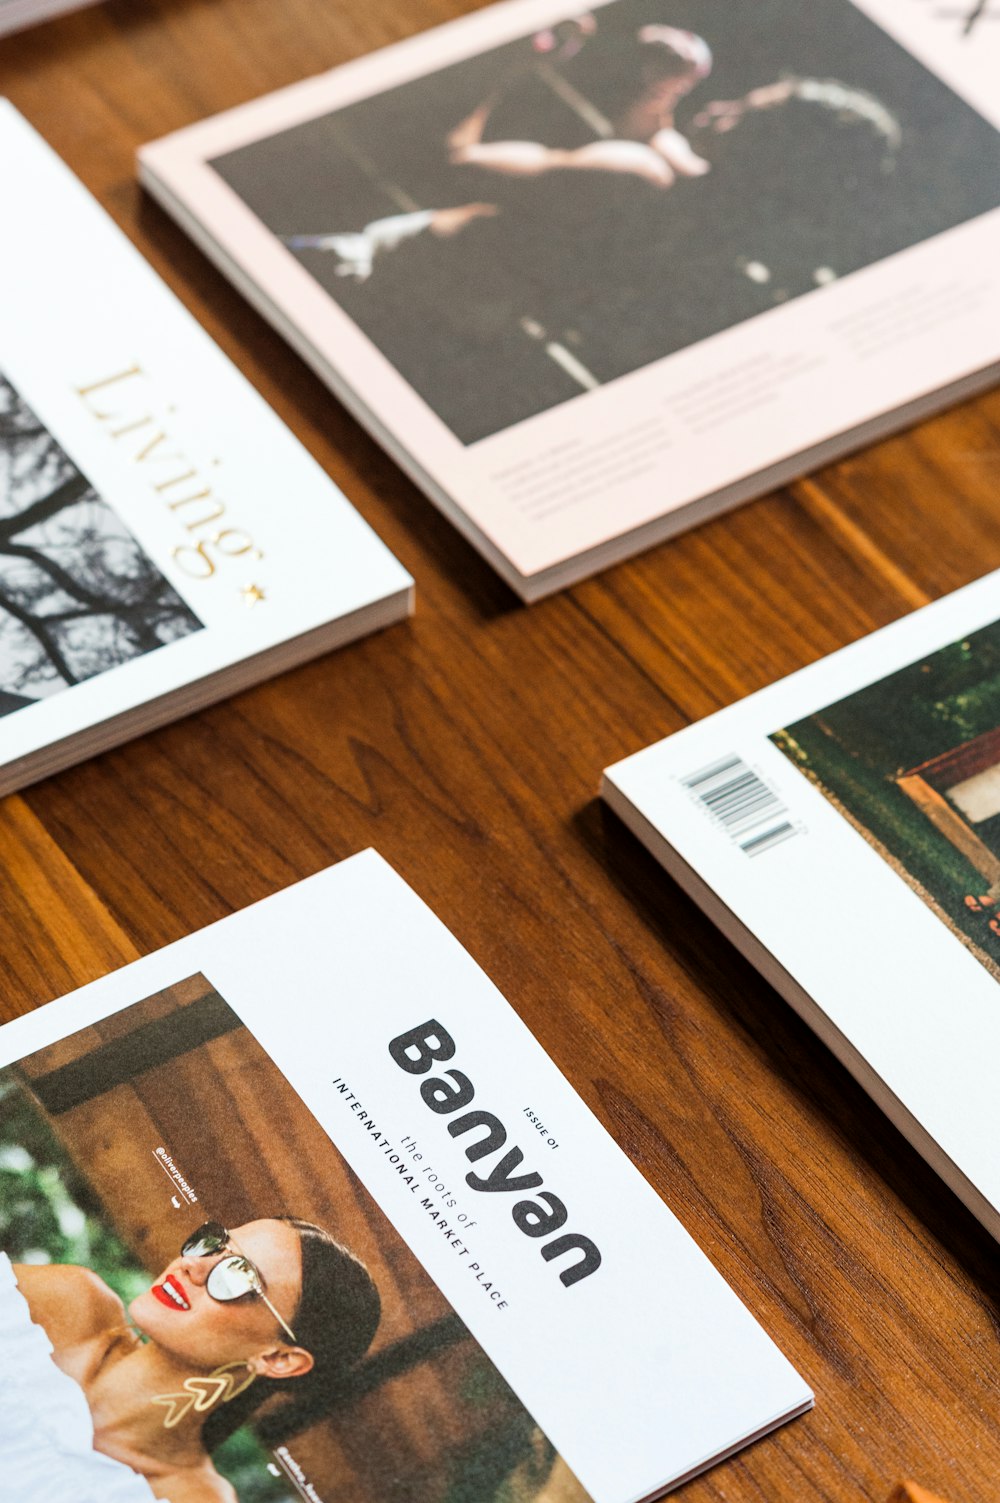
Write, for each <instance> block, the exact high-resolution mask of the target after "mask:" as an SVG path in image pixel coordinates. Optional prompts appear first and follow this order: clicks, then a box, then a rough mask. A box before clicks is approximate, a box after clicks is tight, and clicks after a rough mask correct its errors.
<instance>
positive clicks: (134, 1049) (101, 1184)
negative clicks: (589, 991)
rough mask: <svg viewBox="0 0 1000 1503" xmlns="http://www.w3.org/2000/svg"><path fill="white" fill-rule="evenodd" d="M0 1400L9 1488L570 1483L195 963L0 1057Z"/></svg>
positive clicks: (228, 1494)
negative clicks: (81, 1023) (21, 1052)
mask: <svg viewBox="0 0 1000 1503" xmlns="http://www.w3.org/2000/svg"><path fill="white" fill-rule="evenodd" d="M350 1121H351V1124H352V1129H354V1128H355V1127H356V1118H355V1117H353V1116H351V1117H350ZM386 1161H387V1163H388V1161H389V1156H388V1154H387V1159H386ZM401 1162H402V1163H403V1164H404V1166H405V1165H406V1164H407V1163H408V1162H409V1161H408V1160H406V1159H402V1160H401ZM387 1172H390V1173H398V1172H399V1171H398V1170H393V1169H391V1168H390V1169H388V1170H387ZM421 1194H422V1195H425V1196H426V1199H427V1203H428V1204H427V1207H425V1209H426V1210H427V1215H428V1217H431V1218H433V1219H434V1220H435V1224H436V1225H438V1226H439V1229H440V1225H439V1224H440V1223H441V1222H445V1223H446V1230H447V1223H448V1222H449V1221H450V1220H451V1219H452V1218H453V1216H454V1213H453V1212H452V1211H450V1210H448V1209H447V1207H446V1204H445V1198H444V1196H443V1193H442V1192H441V1191H439V1190H438V1189H437V1188H436V1187H435V1186H434V1185H432V1184H431V1182H430V1180H428V1181H427V1184H426V1189H421ZM442 1236H444V1233H442ZM4 1375H6V1377H5V1376H4ZM12 1376H13V1378H14V1381H10V1379H11V1377H12ZM0 1414H2V1423H0V1479H2V1481H0V1494H2V1496H3V1497H5V1498H6V1497H8V1496H9V1497H11V1498H14V1497H16V1498H18V1499H23V1500H25V1503H28V1500H29V1499H30V1500H35V1499H42V1498H45V1499H48V1498H52V1499H56V1498H58V1499H59V1500H66V1503H69V1500H77V1499H83V1498H86V1499H95V1500H96V1499H98V1498H99V1499H100V1500H101V1503H151V1500H152V1499H154V1498H156V1499H169V1500H170V1503H233V1500H234V1499H237V1500H239V1503H297V1500H299V1499H307V1500H310V1503H335V1500H336V1503H340V1500H342V1499H350V1500H351V1503H588V1499H587V1495H586V1493H585V1492H584V1490H583V1489H582V1488H581V1486H580V1484H579V1483H578V1482H577V1480H576V1479H575V1477H574V1476H573V1474H572V1473H571V1472H570V1470H569V1468H568V1467H567V1465H566V1463H565V1462H564V1461H563V1459H562V1458H561V1457H560V1456H559V1455H558V1454H557V1452H556V1451H555V1449H554V1447H553V1446H552V1444H551V1443H550V1441H549V1440H548V1438H547V1437H546V1436H545V1435H544V1434H543V1432H542V1431H541V1430H540V1428H539V1427H538V1425H537V1424H536V1423H535V1421H534V1419H533V1418H532V1417H531V1415H530V1414H528V1412H527V1411H526V1410H525V1408H524V1407H523V1405H522V1404H521V1403H520V1401H519V1400H518V1398H517V1396H516V1395H515V1394H514V1393H513V1391H512V1390H511V1389H510V1388H509V1387H508V1385H507V1384H506V1383H505V1382H504V1380H503V1378H502V1377H501V1376H500V1373H499V1372H498V1371H497V1370H496V1368H495V1367H494V1366H493V1364H492V1363H491V1362H490V1360H489V1358H488V1357H487V1356H486V1354H485V1353H484V1352H483V1350H482V1348H481V1347H480V1346H479V1345H478V1343H477V1342H476V1341H475V1339H474V1338H473V1336H472V1335H471V1333H470V1331H469V1330H468V1328H467V1327H466V1326H465V1325H464V1323H463V1322H462V1321H461V1320H460V1319H459V1317H458V1316H457V1315H456V1313H455V1311H454V1310H453V1309H452V1307H451V1306H450V1305H449V1304H448V1302H447V1301H446V1299H445V1298H444V1296H443V1295H442V1294H441V1292H440V1290H439V1289H438V1287H437V1285H436V1284H435V1283H433V1281H432V1280H431V1279H430V1277H429V1276H428V1275H427V1273H426V1272H425V1271H424V1268H423V1267H422V1265H421V1264H420V1263H419V1262H418V1261H417V1259H416V1257H415V1256H414V1255H413V1253H412V1252H411V1251H410V1250H409V1248H408V1247H407V1245H406V1243H405V1242H404V1241H403V1239H402V1238H401V1237H400V1236H399V1234H398V1233H397V1232H396V1231H395V1229H394V1227H393V1226H392V1225H391V1223H390V1222H389V1221H388V1220H387V1218H386V1217H385V1216H384V1215H383V1214H382V1212H381V1211H380V1210H379V1208H378V1206H377V1205H376V1204H375V1202H374V1201H373V1200H372V1198H371V1197H370V1196H369V1195H368V1193H367V1192H366V1191H365V1189H364V1188H363V1187H362V1185H361V1183H360V1181H359V1180H358V1179H357V1178H356V1176H355V1175H354V1174H353V1172H352V1171H351V1169H350V1168H349V1166H348V1165H347V1163H346V1161H345V1160H344V1159H343V1158H342V1157H341V1155H340V1154H339V1153H338V1152H337V1150H336V1149H335V1148H334V1146H333V1144H332V1143H331V1141H330V1139H329V1137H328V1136H327V1134H326V1133H325V1132H324V1130H323V1129H322V1128H321V1127H320V1125H319V1123H318V1122H317V1121H316V1119H315V1118H314V1117H313V1115H312V1113H311V1112H310V1111H309V1110H308V1108H307V1107H306V1106H305V1104H304V1103H303V1101H302V1100H301V1098H300V1097H299V1096H298V1095H297V1094H296V1092H295V1091H294V1090H293V1089H292V1087H291V1086H290V1085H289V1083H288V1081H287V1080H286V1079H285V1077H284V1076H283V1075H282V1074H281V1072H280V1071H279V1070H278V1068H277V1067H276V1065H275V1064H274V1063H273V1061H272V1060H271V1058H270V1056H269V1055H268V1054H267V1053H266V1052H265V1051H264V1050H263V1049H262V1048H261V1046H260V1044H258V1042H257V1041H256V1039H255V1038H254V1037H253V1035H252V1034H251V1033H250V1032H249V1031H248V1029H247V1028H246V1027H245V1026H244V1025H243V1024H242V1023H241V1021H240V1019H239V1017H238V1016H237V1015H236V1013H235V1012H233V1011H232V1009H231V1008H230V1007H229V1006H228V1005H227V1003H226V1002H225V1001H224V999H223V998H222V997H221V996H220V995H219V993H218V992H217V991H216V990H215V989H214V988H213V987H212V985H211V983H210V982H209V981H208V980H206V978H205V977H204V976H200V975H197V976H190V977H187V978H185V979H184V980H182V981H180V982H178V983H176V984H175V985H173V986H171V987H169V988H168V989H166V990H164V991H162V992H159V993H157V994H155V995H153V996H150V997H147V998H145V999H144V1000H142V1001H137V1002H136V1003H135V1004H134V1005H132V1006H130V1007H127V1008H126V1009H124V1010H123V1011H122V1012H119V1013H117V1014H115V1015H113V1016H112V1017H109V1018H107V1019H105V1020H104V1021H102V1022H99V1023H97V1024H96V1025H94V1026H93V1027H91V1028H88V1029H86V1030H84V1031H83V1032H80V1033H76V1034H72V1035H70V1036H69V1037H67V1038H64V1039H62V1040H60V1041H59V1042H58V1043H56V1044H54V1045H52V1046H51V1047H49V1048H46V1049H42V1050H39V1051H38V1052H36V1053H34V1054H32V1055H30V1056H28V1057H26V1058H24V1059H22V1060H20V1061H19V1062H18V1063H17V1064H16V1065H14V1066H10V1067H8V1068H5V1069H0Z"/></svg>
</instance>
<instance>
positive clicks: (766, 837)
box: [681, 756, 799, 856]
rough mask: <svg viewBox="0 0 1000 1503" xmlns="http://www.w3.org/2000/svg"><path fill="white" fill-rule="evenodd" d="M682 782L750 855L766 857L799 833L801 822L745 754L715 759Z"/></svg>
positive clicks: (732, 838) (730, 836)
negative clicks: (793, 815)
mask: <svg viewBox="0 0 1000 1503" xmlns="http://www.w3.org/2000/svg"><path fill="white" fill-rule="evenodd" d="M681 783H682V784H683V786H684V787H685V788H686V789H687V791H688V793H690V795H691V797H692V798H693V799H694V800H695V801H696V802H697V803H699V804H700V805H701V807H702V808H703V809H704V811H705V813H706V814H708V815H709V817H710V818H711V819H712V820H714V821H715V823H716V824H718V825H721V826H722V828H723V829H724V830H725V832H726V834H727V835H728V836H729V838H730V840H732V841H733V843H734V844H735V845H738V846H739V848H740V850H741V851H744V852H745V853H746V855H748V856H762V855H763V854H764V852H765V851H769V850H771V849H772V847H773V846H776V845H780V844H781V842H782V841H783V840H788V838H789V837H790V836H791V835H796V834H798V829H799V827H798V825H796V824H794V823H793V822H792V820H791V819H790V818H789V816H788V810H787V808H786V807H785V805H784V804H783V803H782V802H781V799H780V798H779V797H778V795H777V794H776V793H775V791H774V789H773V788H771V787H770V786H769V785H768V784H767V783H765V781H764V779H763V778H762V777H761V775H760V773H759V772H755V771H754V769H753V768H752V767H750V766H749V765H748V764H747V763H746V762H744V760H743V758H742V757H737V756H728V757H724V758H723V759H722V761H720V762H712V763H711V764H710V766H708V767H702V768H701V769H700V770H699V771H698V772H693V773H691V774H690V776H689V777H686V778H682V779H681Z"/></svg>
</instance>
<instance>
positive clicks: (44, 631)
mask: <svg viewBox="0 0 1000 1503" xmlns="http://www.w3.org/2000/svg"><path fill="white" fill-rule="evenodd" d="M201 626H202V623H201V622H200V621H199V620H198V618H197V616H196V615H195V614H194V612H193V611H192V610H191V609H190V608H189V607H188V606H187V605H186V604H185V602H184V601H183V600H182V599H181V597H180V596H179V595H178V594H177V592H176V591H175V590H174V589H173V587H172V586H171V585H170V583H169V582H168V581H167V580H166V579H165V578H164V576H163V575H162V574H161V573H160V571H159V569H157V568H156V566H155V564H154V563H153V561H152V560H151V559H150V558H149V556H148V554H146V553H145V552H144V551H143V549H142V548H141V547H140V546H139V544H138V542H137V541H136V539H135V538H134V537H133V536H132V534H131V533H130V532H129V530H128V528H127V527H126V526H125V525H124V523H123V522H122V520H121V518H120V517H119V516H118V515H117V514H116V513H115V511H114V510H113V509H112V508H111V507H110V506H109V505H108V503H107V502H106V501H105V500H103V499H102V497H101V496H99V495H98V494H97V492H96V490H95V489H94V487H93V485H92V484H91V482H90V481H89V480H88V479H87V477H86V475H83V474H81V472H80V471H79V470H78V469H77V467H76V465H75V464H74V463H73V461H72V460H71V459H70V457H69V455H68V454H66V453H65V451H64V450H63V449H62V448H61V447H60V445H59V444H58V443H57V441H56V440H55V439H54V438H53V436H52V434H51V433H50V432H49V431H48V429H47V428H46V427H45V425H44V424H43V423H42V422H41V421H40V420H39V418H38V417H37V416H36V414H35V413H34V412H33V411H32V409H31V408H30V407H29V406H28V404H27V402H25V401H24V399H23V398H22V397H21V396H20V394H19V393H18V392H17V391H16V389H15V388H14V386H12V384H11V383H10V381H9V380H8V379H7V378H6V376H5V375H4V374H3V372H2V371H0V716H4V715H10V714H13V713H14V712H15V711H17V710H21V709H24V708H25V707H26V706H27V705H30V704H34V703H36V702H37V701H38V700H40V699H45V698H48V697H49V696H50V695H52V694H57V693H60V692H61V691H62V690H63V689H68V688H71V687H72V685H74V684H79V683H82V682H83V681H84V680H85V679H89V678H94V677H95V676H96V675H97V674H99V673H105V672H106V671H107V670H108V669H109V668H115V667H117V666H118V665H119V664H121V663H126V662H128V661H130V660H131V659H132V658H137V657H142V656H143V655H144V654H145V653H147V652H152V651H154V650H155V649H156V648H157V647H163V646H164V645H165V644H167V643H169V642H174V641H176V640H178V639H179V638H181V637H185V636H187V635H189V633H191V632H195V631H199V630H201Z"/></svg>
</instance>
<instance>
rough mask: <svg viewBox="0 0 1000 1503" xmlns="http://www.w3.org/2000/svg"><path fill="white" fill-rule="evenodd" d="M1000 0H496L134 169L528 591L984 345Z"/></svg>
mask: <svg viewBox="0 0 1000 1503" xmlns="http://www.w3.org/2000/svg"><path fill="white" fill-rule="evenodd" d="M998 76H1000V20H998V10H997V5H996V0H988V3H986V4H972V3H971V0H970V3H969V4H968V5H966V4H964V3H957V4H955V5H952V6H944V5H937V4H935V3H934V0H811V3H809V4H803V3H802V0H755V3H754V4H753V5H752V6H748V5H734V4H732V3H730V0H605V3H603V4H602V3H598V4H595V5H593V6H591V7H590V8H589V9H586V10H582V9H581V8H580V7H579V6H574V5H571V4H569V3H568V0H508V3H505V4H499V5H491V6H487V7H485V8H483V9H481V10H477V11H476V12H475V13H474V14H472V15H469V16H466V17H464V18H462V19H460V20H458V21H455V22H451V23H449V24H447V25H445V26H442V27H439V28H437V29H436V30H433V31H430V32H427V33H425V34H424V35H421V36H416V37H413V38H412V39H410V40H407V41H405V42H402V43H399V44H397V45H395V46H392V47H389V48H387V49H385V50H383V51H381V52H377V53H375V54H374V55H372V56H369V57H365V58H361V59H358V60H356V61H352V62H350V63H347V64H345V65H344V66H341V67H339V68H336V69H334V70H333V71H332V72H329V73H326V74H324V75H322V76H320V77H317V78H314V79H310V80H308V81H306V82H304V83H301V84H297V85H294V86H293V87H291V88H287V89H284V90H282V91H280V92H278V93H275V94H272V95H270V96H268V97H265V98H263V99H259V100H257V101H255V102H252V103H249V104H246V105H242V106H239V107H237V108H236V109H233V110H229V111H228V112H226V113H225V114H222V115H219V116H216V117H215V118H213V119H209V120H206V121H203V122H201V123H199V124H194V125H191V126H188V127H186V128H184V129H181V130H179V131H178V132H176V133H175V134H173V135H171V136H168V137H166V138H165V139H164V140H162V141H159V142H156V143H154V144H153V145H150V146H147V147H145V148H143V150H142V151H141V152H140V170H141V176H142V180H143V182H144V184H145V185H146V186H147V187H148V188H149V190H150V191H151V192H152V193H153V194H155V195H156V196H157V197H158V198H159V199H160V201H161V202H162V203H163V204H164V206H165V207H166V208H167V209H168V211H169V212H171V213H172V214H174V215H175V217H176V218H177V219H178V220H179V221H180V222H181V223H182V225H183V226H184V227H185V228H186V229H187V230H188V232H189V233H190V234H191V235H192V236H193V237H194V238H195V239H196V240H197V241H198V243H199V244H200V245H201V246H202V248H203V249H204V250H205V251H206V252H207V254H208V255H210V256H212V257H213V258H214V259H215V260H216V262H217V263H218V264H219V265H220V266H221V267H222V268H223V270H224V271H225V272H226V274H227V275H229V276H230V277H231V278H232V280H233V281H234V282H235V283H236V285H237V286H238V287H239V288H240V289H241V290H242V291H243V292H244V293H245V295H246V296H248V297H249V298H250V299H251V300H252V301H254V302H255V303H256V305H257V306H258V307H259V308H260V309H261V310H262V311H263V312H264V314H265V315H266V316H267V317H268V318H270V319H271V320H272V322H274V323H275V325H276V326H277V327H278V328H279V329H280V330H281V332H282V333H283V334H284V335H285V336H286V338H288V339H289V340H290V341H291V343H292V344H293V345H294V346H295V348H296V349H297V350H298V351H299V352H300V353H301V354H302V355H303V356H304V357H305V359H307V360H308V361H309V362H310V363H311V364H312V365H313V366H314V368H315V369H316V370H317V371H318V372H319V373H320V375H321V376H322V377H323V378H324V379H325V380H326V381H327V382H328V383H329V384H330V385H331V386H332V388H333V390H334V391H335V392H336V394H337V395H338V396H339V397H340V398H341V399H342V400H343V401H344V402H345V403H347V404H348V405H349V406H350V407H351V408H352V409H353V410H354V412H355V413H356V415H357V416H359V417H360V419H361V421H363V422H364V423H366V424H367V425H368V426H369V427H370V428H371V430H372V431H373V432H374V433H375V435H376V436H377V437H378V438H379V439H380V441H382V442H383V443H384V444H385V445H386V446H387V447H388V448H389V450H390V451H391V453H392V454H393V456H394V457H395V458H396V459H397V461H398V462H399V463H400V464H402V465H403V466H404V467H405V468H407V469H408V470H409V471H410V473H411V474H413V476H414V477H415V478H416V480H417V481H418V483H420V484H421V485H422V486H423V487H424V488H425V489H426V490H427V492H428V494H429V495H430V496H431V498H432V499H433V500H435V501H436V502H437V503H438V504H439V505H440V506H442V507H443V508H444V509H445V511H446V512H447V514H448V515H449V517H450V518H451V519H452V520H453V521H454V522H455V523H456V525H457V526H459V527H460V528H461V529H462V530H463V531H464V532H465V533H466V535H467V536H469V537H470V538H471V539H472V541H473V542H474V543H475V544H476V546H478V547H479V548H480V549H481V551H483V552H484V554H485V555H486V556H487V558H489V560H490V561H491V562H492V563H493V564H494V566H495V567H496V568H497V569H498V570H499V571H500V572H501V573H502V574H503V576H504V577H505V578H506V579H507V580H508V581H509V582H510V583H511V584H512V585H513V587H514V588H515V589H516V590H518V591H519V592H520V593H521V595H522V596H523V597H524V598H526V599H534V598H537V597H538V596H540V595H543V594H546V593H548V592H549V591H551V590H553V589H556V588H559V587H560V586H561V585H563V584H565V583H567V582H570V581H571V580H573V579H576V578H580V577H583V575H585V574H587V573H591V572H593V571H594V570H595V569H596V568H599V567H602V566H603V565H604V564H605V563H607V562H609V561H611V560H613V559H615V558H620V557H624V556H626V555H627V554H630V553H634V552H635V551H636V550H637V549H638V548H639V547H640V546H646V545H647V544H649V543H650V542H653V541H656V540H657V539H659V538H661V537H665V536H667V535H668V534H669V533H671V532H676V531H678V530H679V529H680V528H682V527H686V526H690V525H691V524H692V523H693V522H695V521H697V520H699V519H701V518H703V517H705V516H707V515H709V514H711V513H712V512H713V511H717V510H719V509H720V508H721V507H723V506H725V505H733V504H735V503H736V502H738V501H740V500H743V499H745V498H746V497H747V496H749V495H751V494H759V493H760V492H761V491H764V490H767V489H768V488H770V487H772V486H773V485H775V484H777V483H779V481H782V480H787V479H789V478H790V477H792V476H794V475H796V474H800V473H801V472H802V470H803V468H804V467H806V465H807V464H811V463H816V462H819V461H820V460H821V459H824V458H829V457H830V456H831V455H833V454H835V453H838V452H843V451H844V450H845V449H846V448H848V447H849V446H850V445H852V444H854V445H856V444H858V443H859V442H861V441H862V440H864V439H866V438H869V437H872V436H876V435H877V434H879V433H884V432H886V431H887V430H888V429H889V428H890V427H891V426H893V425H894V424H895V425H898V424H900V423H902V422H905V421H907V420H912V419H913V418H915V417H917V416H919V415H921V414H922V413H925V412H927V411H929V410H931V409H932V408H933V407H935V406H940V405H941V404H942V403H943V402H945V401H946V400H949V399H952V400H953V399H955V398H956V397H958V396H959V395H961V394H962V393H964V392H968V391H971V390H973V389H976V388H977V387H981V386H983V385H985V384H987V383H988V382H990V381H991V380H993V379H995V378H996V374H997V370H998V366H1000V207H998V205H1000V135H998V130H997V127H998V126H1000V91H998V89H997V87H996V80H997V77H998Z"/></svg>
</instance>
